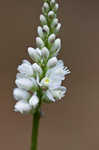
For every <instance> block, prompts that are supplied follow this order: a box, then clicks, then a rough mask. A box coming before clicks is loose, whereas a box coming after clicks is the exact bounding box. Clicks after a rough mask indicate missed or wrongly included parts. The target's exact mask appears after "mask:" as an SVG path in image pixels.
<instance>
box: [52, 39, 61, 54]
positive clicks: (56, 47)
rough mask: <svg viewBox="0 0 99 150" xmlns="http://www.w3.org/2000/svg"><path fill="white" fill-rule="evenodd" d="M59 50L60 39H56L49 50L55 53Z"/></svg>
mask: <svg viewBox="0 0 99 150" xmlns="http://www.w3.org/2000/svg"><path fill="white" fill-rule="evenodd" d="M60 49H61V40H60V39H56V40H55V42H54V44H53V46H52V48H51V51H53V52H55V51H58V52H59V51H60Z"/></svg>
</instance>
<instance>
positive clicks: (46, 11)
mask: <svg viewBox="0 0 99 150" xmlns="http://www.w3.org/2000/svg"><path fill="white" fill-rule="evenodd" d="M49 9H50V8H49V4H48V3H47V2H45V3H44V5H43V7H42V11H43V13H48V11H49Z"/></svg>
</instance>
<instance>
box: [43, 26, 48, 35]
mask: <svg viewBox="0 0 99 150" xmlns="http://www.w3.org/2000/svg"><path fill="white" fill-rule="evenodd" d="M43 32H45V33H47V34H49V27H48V26H47V25H44V26H43Z"/></svg>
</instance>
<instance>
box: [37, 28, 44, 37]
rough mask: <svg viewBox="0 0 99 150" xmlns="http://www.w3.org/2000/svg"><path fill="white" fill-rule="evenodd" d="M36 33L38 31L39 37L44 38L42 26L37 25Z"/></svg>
mask: <svg viewBox="0 0 99 150" xmlns="http://www.w3.org/2000/svg"><path fill="white" fill-rule="evenodd" d="M37 33H38V35H39V37H40V38H42V39H43V38H44V33H43V29H42V27H40V26H38V28H37Z"/></svg>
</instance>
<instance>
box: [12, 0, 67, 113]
mask: <svg viewBox="0 0 99 150" xmlns="http://www.w3.org/2000/svg"><path fill="white" fill-rule="evenodd" d="M43 1H44V4H43V6H42V14H41V15H40V23H41V25H40V26H38V27H37V34H38V35H37V37H36V46H37V48H32V47H29V48H28V54H29V56H30V58H31V59H32V61H33V62H32V64H31V63H30V62H29V61H27V60H23V61H22V64H21V65H19V66H18V69H17V70H18V73H17V75H16V80H15V83H16V85H17V88H15V89H14V91H13V95H14V98H15V99H16V101H17V103H16V105H15V107H14V108H15V111H16V112H20V113H22V114H23V113H32V114H33V113H34V112H35V111H40V108H41V105H42V104H43V103H49V102H56V101H57V100H60V99H61V98H63V97H64V95H65V93H66V91H67V88H65V87H64V86H62V81H63V80H64V79H65V76H66V75H68V74H70V71H69V69H68V68H67V67H65V66H64V63H63V61H62V60H59V59H58V58H57V55H58V53H59V51H60V50H61V39H60V38H56V37H57V34H58V32H59V31H60V28H61V23H59V19H58V18H57V11H58V9H59V4H58V3H57V2H56V0H43Z"/></svg>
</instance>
